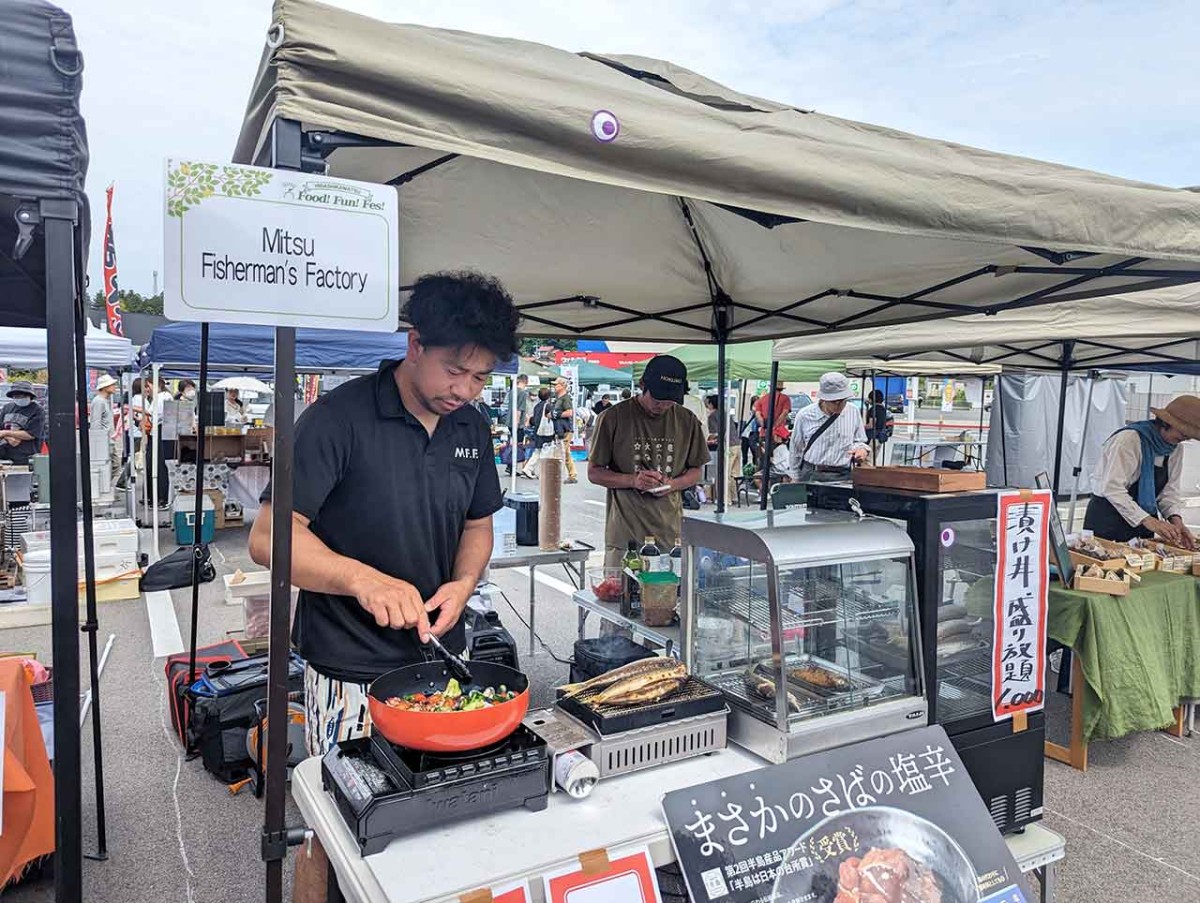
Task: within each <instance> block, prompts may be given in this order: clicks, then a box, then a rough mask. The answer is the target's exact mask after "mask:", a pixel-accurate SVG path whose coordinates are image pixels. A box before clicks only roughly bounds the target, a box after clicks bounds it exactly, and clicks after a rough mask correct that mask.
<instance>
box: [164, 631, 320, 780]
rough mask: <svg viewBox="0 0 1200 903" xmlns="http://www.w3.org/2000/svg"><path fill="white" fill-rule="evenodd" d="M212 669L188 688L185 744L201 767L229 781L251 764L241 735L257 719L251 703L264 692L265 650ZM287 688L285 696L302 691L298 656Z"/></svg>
mask: <svg viewBox="0 0 1200 903" xmlns="http://www.w3.org/2000/svg"><path fill="white" fill-rule="evenodd" d="M214 670H215V671H216V673H206V674H205V675H204V676H203V677H201V678H200V679H199V680H197V681H196V683H194V684H192V686H191V688H190V689H189V690H188V693H187V695H188V701H189V703H190V705H191V710H192V717H191V722H190V723H189V724H188V747H189V748H190V749H194V750H195V751H197V752H198V753H199V754H200V758H201V759H202V760H203V762H204V768H205V770H207V771H209V772H211V773H212V774H213V775H214V776H215V777H217V778H218V779H220V780H222V781H224V782H225V783H227V784H232V783H233V782H234V781H240V780H241V779H242V778H244V777H246V776H247V775H248V774H249V769H250V765H251V763H252V759H251V757H250V749H249V746H248V743H247V736H246V735H247V731H249V729H250V726H251V725H252V724H254V723H255V722H256V721H257V715H256V713H255V709H254V704H255V703H256V702H257V701H258V700H260V699H265V698H266V695H267V653H265V652H264V653H262V654H261V655H253V656H251V657H250V658H247V659H245V660H244V661H241V662H234V663H231V664H230V665H229V667H228V668H225V669H221V670H217V669H210V672H211V671H214ZM287 688H288V693H289V694H293V693H298V694H303V692H304V660H303V659H301V658H300V657H299V656H298V655H296V654H294V653H293V654H292V656H291V658H290V660H289V661H288V681H287Z"/></svg>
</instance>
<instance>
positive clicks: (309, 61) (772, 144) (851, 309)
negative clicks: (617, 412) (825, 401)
mask: <svg viewBox="0 0 1200 903" xmlns="http://www.w3.org/2000/svg"><path fill="white" fill-rule="evenodd" d="M273 23H274V25H275V26H277V29H279V30H277V31H276V32H275V37H278V38H280V42H279V43H278V46H277V47H274V48H272V47H267V48H266V50H265V52H264V57H263V60H262V63H261V65H260V68H259V72H258V76H257V79H256V81H255V84H254V85H253V88H252V91H251V95H250V99H249V103H248V107H247V111H246V115H245V119H244V122H243V127H242V131H241V135H240V136H239V139H238V142H237V147H236V150H235V154H234V156H235V159H236V160H237V161H239V162H247V163H249V162H255V163H259V164H263V165H266V164H269V163H270V160H271V148H272V146H273V145H274V146H275V147H276V149H277V150H278V148H280V147H283V148H284V152H285V153H287V154H289V159H293V160H294V162H298V163H303V164H305V165H307V166H309V167H310V168H314V169H319V168H320V167H321V166H322V162H321V161H322V159H323V160H324V165H327V166H328V172H329V174H331V175H334V176H343V177H348V178H355V179H361V180H365V181H371V182H384V183H390V184H393V185H395V186H396V189H397V191H398V193H399V198H400V216H401V224H400V238H399V241H400V247H401V249H402V250H401V254H400V261H401V285H402V286H404V285H411V284H412V282H413V280H414V279H415V278H416V277H417V276H419V275H420V274H422V273H426V272H430V271H435V270H444V269H457V268H460V267H462V266H464V265H469V266H471V267H475V268H478V269H480V270H483V271H486V272H490V273H494V274H495V275H496V276H498V277H499V278H500V279H501V280H502V281H503V282H504V283H505V285H506V286H507V287H508V289H509V290H510V291H511V292H512V293H513V296H514V297H515V298H516V299H517V301H518V303H519V304H520V305H521V307H522V309H523V312H524V315H525V324H524V329H525V331H526V332H527V333H529V334H539V335H548V336H549V335H557V336H571V337H581V338H612V339H637V340H649V341H669V342H672V343H682V342H710V341H713V340H714V339H716V338H720V337H722V336H724V337H726V338H728V339H729V340H731V341H745V340H752V339H762V338H775V337H779V336H784V335H802V334H807V333H813V332H820V331H824V330H826V329H829V328H840V329H846V328H860V327H873V326H878V325H881V324H884V323H895V322H903V321H909V320H922V319H929V318H932V317H942V316H945V315H947V313H950V314H962V313H970V312H973V311H976V310H995V309H1002V308H1003V307H1005V306H1010V305H1016V306H1022V305H1035V304H1042V303H1050V302H1054V301H1058V300H1061V299H1063V298H1064V297H1069V296H1070V295H1071V293H1080V292H1084V293H1091V294H1095V293H1112V292H1114V291H1122V290H1124V291H1128V290H1130V287H1131V286H1133V285H1145V284H1146V283H1148V282H1151V283H1153V282H1156V281H1159V280H1162V279H1164V278H1171V279H1175V280H1177V281H1178V280H1182V279H1187V278H1192V279H1196V278H1200V265H1198V264H1197V261H1200V194H1196V193H1194V192H1189V191H1185V190H1180V189H1171V188H1164V187H1161V186H1156V185H1149V184H1145V183H1141V182H1134V181H1129V180H1125V179H1118V178H1114V177H1111V176H1106V175H1101V174H1098V173H1093V172H1087V171H1084V170H1080V169H1074V168H1071V167H1067V166H1061V165H1056V164H1050V163H1043V162H1039V161H1035V160H1029V159H1025V158H1020V157H1013V156H1006V155H1003V154H997V153H991V152H988V151H983V150H979V149H976V148H971V147H965V146H962V145H958V144H953V143H950V142H946V141H938V140H932V139H926V138H920V137H917V136H914V135H909V134H905V133H902V132H898V131H895V130H891V129H887V128H882V127H878V126H873V125H867V124H863V123H858V122H851V121H848V120H844V119H839V118H836V117H833V116H827V115H824V114H819V113H813V112H808V111H804V110H799V109H795V108H793V107H791V106H789V105H786V104H782V103H776V102H772V101H767V100H763V99H761V98H756V97H750V96H748V95H744V94H740V93H738V92H736V91H733V90H730V89H729V88H726V87H724V86H722V85H719V84H716V83H715V82H712V81H710V80H708V79H705V78H704V77H702V76H700V75H697V74H696V73H693V72H689V71H687V70H685V69H682V68H680V67H678V66H674V65H672V64H670V63H667V62H663V61H659V60H652V59H645V58H634V57H618V56H611V55H605V56H601V55H595V54H583V55H580V54H573V53H568V52H566V51H562V50H558V49H555V48H552V47H547V46H544V45H540V44H534V43H528V42H523V41H516V40H509V39H501V38H494V37H486V36H482V35H476V34H468V33H464V32H457V31H446V30H440V29H431V28H424V27H418V26H413V25H385V24H383V23H380V22H378V21H376V20H373V19H369V18H366V17H363V16H359V15H356V14H354V13H350V12H347V11H345V10H342V9H336V8H333V7H330V6H326V5H323V4H320V3H317V2H313V0H276V3H275V7H274V13H273ZM275 127H278V128H279V129H280V130H281V131H280V133H279V134H280V135H282V136H284V140H282V141H278V142H273V141H272V140H271V139H272V134H273V131H272V130H273V128H275ZM606 128H607V129H608V131H607V132H606V131H605V130H606ZM298 132H302V133H303V134H302V135H300V134H297V133H298ZM364 139H365V140H364ZM289 142H290V143H289ZM293 152H294V154H295V155H296V158H291V157H290V155H291V154H292V153H293ZM719 319H720V322H722V323H724V324H725V325H724V326H723V327H722V328H717V324H718V320H719ZM829 356H830V355H828V354H824V355H820V357H829Z"/></svg>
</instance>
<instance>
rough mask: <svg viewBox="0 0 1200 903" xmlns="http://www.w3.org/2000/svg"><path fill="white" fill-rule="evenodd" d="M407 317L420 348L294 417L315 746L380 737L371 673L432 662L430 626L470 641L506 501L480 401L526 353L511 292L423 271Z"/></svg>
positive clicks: (264, 517) (297, 568) (312, 885)
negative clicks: (475, 402) (466, 623)
mask: <svg viewBox="0 0 1200 903" xmlns="http://www.w3.org/2000/svg"><path fill="white" fill-rule="evenodd" d="M403 318H404V320H405V321H406V322H408V323H410V324H411V329H410V330H409V333H408V355H407V357H405V358H404V359H403V360H401V361H384V362H383V363H382V364H380V367H379V370H378V371H377V372H376V373H375V374H373V375H370V376H363V377H359V378H358V379H354V380H351V381H350V382H347V383H345V384H343V385H342V386H339V387H338V388H336V389H334V390H333V391H332V392H330V393H329V394H327V395H324V396H322V397H321V398H319V399H318V400H317V401H316V402H315V403H313V404H312V405H311V406H310V407H309V408H308V410H306V411H305V412H304V414H303V415H302V416H301V417H300V419H299V420H298V421H297V424H296V437H295V446H294V450H295V476H294V480H293V492H294V502H293V509H294V510H293V514H292V575H291V576H292V583H293V584H295V585H296V586H298V587H299V588H300V598H299V603H298V606H297V609H296V615H295V623H294V625H293V630H292V642H293V645H294V646H295V648H296V650H297V651H298V652H299V653H300V655H301V656H303V657H304V659H305V660H306V661H307V663H308V665H307V668H306V671H305V681H304V683H305V699H306V707H307V721H306V727H305V731H306V740H307V744H308V750H309V752H310V753H312V754H314V755H315V754H321V753H324V752H325V751H326V750H328V749H329V747H330V746H331V745H332V744H334V743H337V742H339V741H343V740H347V739H350V738H352V737H359V736H363V735H364V734H367V733H369V731H370V728H371V722H370V716H369V714H368V709H367V686H368V684H369V683H370V681H372V680H373V679H375V678H376V677H378V676H379V675H381V674H383V673H384V672H386V671H390V670H392V669H393V668H398V667H401V666H404V665H408V664H412V663H414V662H421V661H424V660H427V659H429V658H431V657H432V655H431V652H432V651H431V650H428V647H426V645H425V642H426V640H427V638H428V636H429V635H430V634H432V635H435V636H438V637H440V638H441V639H442V642H443V643H445V645H446V646H447V647H448V648H449V649H450V650H452V651H454V652H461V651H462V649H463V647H464V644H465V636H464V630H463V625H462V621H461V617H462V613H463V610H464V608H465V607H466V604H467V600H468V599H469V598H470V596H471V594H472V593H473V592H474V590H475V587H476V585H477V583H478V581H479V578H480V576H481V575H482V573H483V570H484V568H485V567H486V566H487V563H488V559H489V558H490V557H491V553H492V514H493V513H494V512H495V511H497V510H498V509H499V508H500V507H501V505H502V504H503V497H502V495H501V491H500V480H499V476H498V474H497V471H496V467H495V466H494V464H493V451H492V439H491V433H490V430H489V428H488V424H487V423H486V422H485V421H484V418H483V417H482V416H481V415H480V414H479V412H478V411H476V410H475V409H474V408H473V407H471V406H470V405H469V404H468V402H470V400H471V399H472V398H474V397H475V396H476V395H478V394H479V392H480V390H481V389H482V388H483V386H484V385H485V384H486V383H487V382H488V380H489V379H490V376H491V372H492V369H493V368H494V367H495V365H496V363H497V362H498V361H499V360H501V359H507V358H509V357H511V356H512V355H514V354H515V353H516V351H517V341H516V329H517V322H518V315H517V311H516V308H515V307H514V305H513V302H512V298H511V297H509V295H508V293H507V292H506V291H505V290H504V288H503V287H502V286H501V285H500V283H499V282H498V281H497V280H496V279H494V278H491V277H487V276H483V275H479V274H476V273H455V274H445V273H441V274H436V275H430V276H423V277H422V278H420V279H418V280H417V282H416V284H415V285H414V286H413V290H412V295H411V297H410V298H409V301H408V303H407V305H406V306H405V308H404V312H403ZM270 496H271V487H270V486H268V487H267V489H266V491H265V492H264V493H263V506H262V509H261V511H260V513H259V515H258V518H257V519H256V520H255V523H254V527H253V529H252V531H251V534H250V555H251V557H252V558H253V559H254V561H256V562H258V563H259V564H262V565H269V564H270V558H271V510H270ZM318 852H319V851H317V850H316V849H315V848H314V855H313V857H312V858H311V859H309V858H308V857H307V856H304V855H302V856H299V857H298V859H297V873H296V893H295V895H294V899H295V900H297V901H305V903H308V901H317V900H323V899H324V895H325V884H324V880H325V878H324V873H325V864H326V863H325V858H324V855H323V854H321V855H317V853H318ZM313 860H317V862H316V863H315V864H312V863H313Z"/></svg>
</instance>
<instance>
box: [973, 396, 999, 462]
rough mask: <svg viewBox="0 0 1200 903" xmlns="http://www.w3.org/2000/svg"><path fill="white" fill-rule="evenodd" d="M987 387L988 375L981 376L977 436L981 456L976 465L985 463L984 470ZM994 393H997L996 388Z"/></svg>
mask: <svg viewBox="0 0 1200 903" xmlns="http://www.w3.org/2000/svg"><path fill="white" fill-rule="evenodd" d="M993 385H995V383H993ZM986 388H987V377H986V376H981V377H979V435H978V436H977V437H976V438H977V439H978V440H979V445H977V446H976V448H978V449H979V458H978V459H977V462H976V467H978V465H979V464H983V465H984V466H983V468H982V469H983V470H986V469H987V463H986V462H985V461H984V460H983V407H984V405H983V393H984V390H985V389H986ZM992 394H993V395H995V394H996V393H995V391H994V390H993V392H992Z"/></svg>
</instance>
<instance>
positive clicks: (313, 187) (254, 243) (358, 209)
mask: <svg viewBox="0 0 1200 903" xmlns="http://www.w3.org/2000/svg"><path fill="white" fill-rule="evenodd" d="M164 214H165V216H164V248H165V257H166V282H165V298H164V307H165V312H166V314H167V316H169V317H171V318H172V319H176V320H200V321H209V322H233V323H262V324H274V325H290V326H325V327H337V328H341V329H373V330H379V331H386V332H390V331H393V330H395V328H396V326H397V320H398V314H397V310H398V296H399V288H398V286H399V278H398V276H399V248H398V237H397V236H398V231H397V218H398V216H397V200H396V192H395V189H394V188H391V187H389V186H386V185H375V184H371V183H363V182H351V181H348V180H346V179H335V178H331V177H328V176H313V175H308V174H305V173H297V172H290V171H278V170H271V169H261V168H258V167H251V166H233V165H224V164H213V163H199V162H195V161H178V160H168V161H167V174H166V193H165V204H164Z"/></svg>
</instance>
